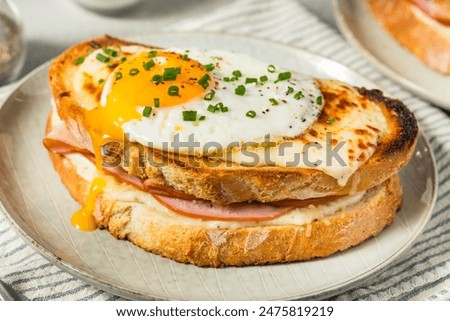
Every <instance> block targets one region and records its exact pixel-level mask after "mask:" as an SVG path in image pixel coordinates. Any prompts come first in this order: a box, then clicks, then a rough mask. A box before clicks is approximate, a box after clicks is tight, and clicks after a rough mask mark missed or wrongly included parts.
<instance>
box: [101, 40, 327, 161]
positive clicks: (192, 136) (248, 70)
mask: <svg viewBox="0 0 450 321" xmlns="http://www.w3.org/2000/svg"><path fill="white" fill-rule="evenodd" d="M133 49H134V51H135V52H136V54H137V53H138V50H136V48H133ZM143 49H144V48H143ZM145 51H148V49H145ZM169 51H175V52H180V53H185V51H184V50H178V49H170V50H169ZM188 54H189V57H190V58H192V59H195V60H197V61H199V62H200V63H202V64H203V65H207V64H210V63H213V64H215V65H216V68H215V69H214V70H213V71H211V72H210V74H211V78H212V79H211V81H210V88H208V89H206V90H205V95H206V94H207V93H208V92H209V91H210V90H211V89H212V90H214V91H215V96H214V98H213V99H212V100H211V101H207V100H204V95H202V96H201V97H198V98H196V99H192V100H190V101H188V102H186V103H183V104H180V105H177V106H173V107H166V108H153V109H152V114H151V116H150V117H148V118H147V117H142V119H134V120H132V121H129V122H127V123H125V124H124V125H123V126H122V129H123V131H124V133H126V134H128V135H129V136H128V137H129V139H130V140H131V141H135V142H138V143H140V144H142V145H145V146H149V147H154V148H157V149H163V150H168V151H173V150H174V146H173V145H172V144H171V143H172V142H174V141H180V142H187V141H194V142H195V146H196V148H195V150H193V149H187V148H181V149H177V150H176V151H177V152H180V153H192V152H194V153H195V154H205V153H208V152H213V151H214V150H216V149H217V148H223V149H227V147H229V146H236V145H241V144H243V143H253V142H254V143H260V142H263V141H264V137H265V136H266V135H270V139H271V141H277V140H279V139H282V138H283V137H295V136H298V135H300V134H302V133H303V132H304V131H305V130H306V129H307V128H308V127H309V126H310V125H311V124H313V123H314V122H315V121H316V120H317V117H318V115H319V114H320V111H321V109H322V107H323V105H322V104H318V103H317V102H316V98H317V97H319V96H321V92H320V90H319V89H318V88H317V87H316V85H315V83H314V81H313V79H312V78H311V77H308V76H305V75H301V74H297V73H292V76H291V78H290V79H289V80H284V81H279V82H277V83H275V81H276V80H277V78H278V75H279V73H281V72H285V71H286V70H285V69H282V68H280V67H276V70H275V72H273V73H271V72H269V71H268V66H269V64H268V63H264V62H261V61H259V60H257V59H254V58H252V57H249V56H246V55H242V54H237V53H232V52H226V51H222V50H209V51H207V50H196V49H191V50H189V51H188ZM155 61H156V63H158V64H163V65H164V63H165V62H166V61H165V59H158V57H157V58H155ZM235 70H239V71H240V72H241V73H242V77H240V78H239V79H238V80H235V81H232V82H226V81H224V78H225V77H230V78H231V77H232V75H233V71H235ZM264 75H265V76H267V77H268V81H265V82H261V81H260V77H261V76H264ZM246 78H257V79H258V83H257V84H255V83H249V84H246V83H245V82H246ZM112 80H113V79H112V76H111V77H110V78H109V79H108V81H107V82H106V84H105V87H104V91H103V94H102V102H105V101H106V98H107V96H108V94H109V93H110V91H111V83H112ZM239 85H243V86H245V88H246V92H245V94H244V95H243V96H240V95H236V93H235V89H236V87H238V86H239ZM289 87H292V88H293V89H294V92H292V93H290V94H288V93H287V92H288V88H289ZM298 91H301V92H302V94H303V97H302V98H300V99H296V98H295V93H297V92H298ZM162 94H166V93H162ZM270 99H275V100H276V101H277V103H278V104H277V105H274V104H273V102H272V101H270ZM217 103H223V105H224V106H227V107H228V111H227V112H220V111H219V112H215V113H212V112H210V111H208V106H209V105H210V104H212V105H215V104H217ZM136 108H137V109H138V110H139V112H142V110H143V108H144V106H136ZM183 111H196V112H197V119H198V118H200V117H201V116H204V117H205V120H203V121H184V120H183ZM248 111H254V112H255V113H256V117H254V118H251V117H248V115H247V112H248ZM219 146H220V147H219Z"/></svg>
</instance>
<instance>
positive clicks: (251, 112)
mask: <svg viewBox="0 0 450 321" xmlns="http://www.w3.org/2000/svg"><path fill="white" fill-rule="evenodd" d="M245 116H247V117H249V118H255V117H256V111H254V110H249V111H248V112H247V113H246V114H245Z"/></svg>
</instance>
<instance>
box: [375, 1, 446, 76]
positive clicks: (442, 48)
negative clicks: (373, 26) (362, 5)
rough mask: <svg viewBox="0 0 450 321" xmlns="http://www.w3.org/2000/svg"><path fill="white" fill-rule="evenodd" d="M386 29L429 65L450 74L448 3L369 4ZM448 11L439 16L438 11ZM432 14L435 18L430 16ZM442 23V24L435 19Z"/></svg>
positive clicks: (402, 2) (388, 2)
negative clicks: (420, 5)
mask: <svg viewBox="0 0 450 321" xmlns="http://www.w3.org/2000/svg"><path fill="white" fill-rule="evenodd" d="M366 2H367V4H368V5H369V7H370V10H371V11H372V13H373V16H374V17H375V19H376V20H378V21H379V22H380V23H381V24H382V25H383V26H384V28H385V29H386V30H387V31H388V32H389V33H390V34H391V35H392V36H393V37H394V38H395V39H396V40H397V41H398V42H400V44H402V45H403V46H404V47H405V48H407V49H408V50H410V51H411V52H413V53H414V54H415V55H416V56H417V57H418V58H419V59H420V60H422V61H423V62H424V63H425V64H426V65H428V66H429V67H431V68H433V69H435V70H436V71H439V72H441V73H443V74H447V75H448V74H450V26H449V25H448V24H444V23H443V22H446V23H449V22H450V20H447V19H449V18H448V11H449V10H450V5H449V3H448V1H445V2H446V3H445V4H444V1H442V3H440V4H438V5H437V7H430V5H431V4H432V3H433V2H435V1H416V2H420V3H422V4H423V5H425V6H424V7H423V8H422V9H421V8H420V7H419V6H418V5H417V4H416V3H414V2H413V1H410V0H366ZM437 9H438V10H445V12H442V15H439V14H438V12H437V11H436V10H437ZM427 13H428V14H430V15H431V16H429V15H427ZM433 17H434V18H436V19H440V20H441V21H442V23H441V22H439V21H438V20H435V19H433Z"/></svg>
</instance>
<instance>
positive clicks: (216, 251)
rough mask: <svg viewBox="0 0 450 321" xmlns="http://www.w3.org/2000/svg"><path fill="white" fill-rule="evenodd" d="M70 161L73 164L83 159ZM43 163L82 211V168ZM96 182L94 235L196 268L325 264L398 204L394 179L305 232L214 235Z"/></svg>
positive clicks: (273, 228)
mask: <svg viewBox="0 0 450 321" xmlns="http://www.w3.org/2000/svg"><path fill="white" fill-rule="evenodd" d="M77 155H78V158H77V159H80V158H82V157H83V156H81V154H77ZM50 158H51V160H52V162H53V165H54V167H55V169H56V171H57V172H58V174H59V175H60V177H61V180H62V182H63V183H64V184H65V185H66V187H67V188H68V190H69V191H70V193H71V194H72V196H73V197H74V198H75V200H77V201H78V202H79V203H80V204H83V203H84V202H85V200H86V199H87V194H88V190H89V187H90V181H89V177H88V176H89V175H86V174H85V173H83V171H85V172H89V171H88V170H87V169H86V168H81V169H80V167H83V166H84V167H86V164H89V161H87V160H86V163H85V164H84V165H83V164H74V163H75V162H74V159H73V158H71V157H70V156H64V155H59V154H53V153H50ZM77 166H78V167H77ZM91 175H92V173H91ZM100 175H103V177H104V178H105V179H107V187H106V188H105V189H104V191H103V193H102V194H100V195H99V196H98V197H97V201H96V202H97V203H96V209H95V211H94V216H95V219H96V222H97V224H98V226H99V227H100V228H104V229H106V230H108V231H109V232H110V233H111V234H112V235H113V236H114V237H116V238H117V239H124V240H129V241H131V242H132V243H133V244H135V245H137V246H138V247H140V248H142V249H144V250H147V251H150V252H152V253H155V254H159V255H161V256H164V257H167V258H170V259H173V260H175V261H178V262H183V263H192V264H196V265H198V266H212V267H219V266H243V265H259V264H270V263H281V262H291V261H301V260H308V259H312V258H316V257H325V256H329V255H331V254H333V253H335V252H337V251H342V250H345V249H347V248H349V247H351V246H354V245H357V244H359V243H361V242H363V241H364V240H366V239H368V238H370V237H372V236H375V235H377V234H378V233H380V232H381V231H382V230H383V229H384V228H385V227H386V226H388V225H389V224H390V223H391V222H392V221H393V219H394V216H395V213H396V212H397V210H398V209H399V208H400V207H401V202H402V187H401V183H400V179H399V177H398V175H395V176H393V177H391V178H390V179H388V180H387V181H385V182H384V183H382V184H380V185H378V186H376V187H374V188H372V189H371V190H369V191H367V192H366V193H365V194H364V196H362V198H361V199H359V200H358V201H357V202H356V203H354V204H351V205H349V206H346V207H344V208H341V209H339V210H338V211H337V212H336V213H335V214H334V215H329V216H326V217H325V218H321V219H318V220H314V221H312V222H309V223H306V224H302V225H295V224H288V225H270V222H269V224H268V223H267V222H265V223H264V224H260V223H257V222H254V223H251V224H253V226H252V225H250V226H249V225H248V224H247V225H244V226H240V225H239V224H236V226H233V227H231V228H230V227H229V228H218V227H215V226H214V224H207V223H208V222H204V221H201V220H199V219H191V218H186V217H183V216H182V215H179V214H176V213H173V212H171V211H170V210H168V209H167V210H166V211H162V210H157V209H155V208H154V207H152V206H150V205H149V202H148V201H149V200H150V199H149V198H152V199H153V197H152V196H151V195H150V194H148V193H145V192H142V191H140V190H138V189H136V188H135V187H133V186H131V185H129V184H126V183H122V182H120V181H118V180H116V179H115V178H113V177H112V176H109V175H105V174H100ZM68 219H69V217H68ZM193 222H194V223H195V224H194V223H193Z"/></svg>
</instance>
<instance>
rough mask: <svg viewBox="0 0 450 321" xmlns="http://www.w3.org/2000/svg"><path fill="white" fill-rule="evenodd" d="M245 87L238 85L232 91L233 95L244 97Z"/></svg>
mask: <svg viewBox="0 0 450 321" xmlns="http://www.w3.org/2000/svg"><path fill="white" fill-rule="evenodd" d="M245 91H246V89H245V86H244V85H239V86H237V87H236V89H235V90H234V93H235V94H236V95H238V96H244V95H245Z"/></svg>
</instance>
